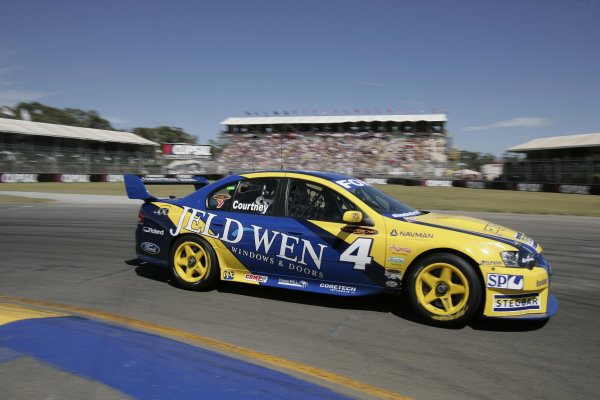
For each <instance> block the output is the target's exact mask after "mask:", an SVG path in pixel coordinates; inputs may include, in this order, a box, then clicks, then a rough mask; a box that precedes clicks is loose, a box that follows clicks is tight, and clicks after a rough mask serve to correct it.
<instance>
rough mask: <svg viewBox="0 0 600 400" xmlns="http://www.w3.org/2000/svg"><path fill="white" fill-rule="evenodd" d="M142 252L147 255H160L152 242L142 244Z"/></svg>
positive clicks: (158, 249) (156, 246) (158, 248)
mask: <svg viewBox="0 0 600 400" xmlns="http://www.w3.org/2000/svg"><path fill="white" fill-rule="evenodd" d="M140 248H141V249H142V251H144V252H146V253H148V254H158V253H160V247H158V245H156V244H154V243H152V242H144V243H142V244H141V245H140Z"/></svg>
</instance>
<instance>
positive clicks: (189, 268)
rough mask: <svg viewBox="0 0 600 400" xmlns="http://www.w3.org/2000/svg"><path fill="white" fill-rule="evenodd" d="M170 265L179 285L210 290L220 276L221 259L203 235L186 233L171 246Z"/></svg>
mask: <svg viewBox="0 0 600 400" xmlns="http://www.w3.org/2000/svg"><path fill="white" fill-rule="evenodd" d="M169 267H170V268H171V272H172V274H173V277H174V278H175V281H176V282H177V285H178V286H180V287H182V288H184V289H188V290H208V289H211V288H212V287H214V286H215V284H216V282H217V280H218V278H219V273H220V272H219V261H218V259H217V255H216V254H215V251H214V250H213V248H212V247H211V246H210V245H209V244H208V242H207V241H206V240H204V239H202V238H201V237H198V236H193V235H185V236H181V237H179V238H177V239H176V240H175V242H174V243H173V246H172V247H171V254H170V255H169Z"/></svg>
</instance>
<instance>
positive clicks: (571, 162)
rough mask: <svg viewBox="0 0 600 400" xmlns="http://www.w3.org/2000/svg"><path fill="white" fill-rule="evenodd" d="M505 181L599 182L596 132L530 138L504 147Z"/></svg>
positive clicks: (599, 143) (599, 140)
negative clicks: (507, 156) (507, 157)
mask: <svg viewBox="0 0 600 400" xmlns="http://www.w3.org/2000/svg"><path fill="white" fill-rule="evenodd" d="M507 151H508V152H510V153H514V154H515V155H516V156H515V157H512V159H511V158H509V159H508V160H507V161H506V162H505V164H504V177H503V179H504V180H506V181H515V182H516V181H518V182H530V183H557V184H573V185H585V184H598V183H600V133H588V134H583V135H568V136H554V137H547V138H539V139H534V140H531V141H529V142H527V143H523V144H520V145H518V146H515V147H511V148H510V149H508V150H507Z"/></svg>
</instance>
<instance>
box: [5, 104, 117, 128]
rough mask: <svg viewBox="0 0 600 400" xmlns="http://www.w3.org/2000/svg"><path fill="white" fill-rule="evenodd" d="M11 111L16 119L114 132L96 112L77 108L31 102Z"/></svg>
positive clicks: (106, 121) (107, 122) (108, 123)
mask: <svg viewBox="0 0 600 400" xmlns="http://www.w3.org/2000/svg"><path fill="white" fill-rule="evenodd" d="M12 111H13V113H14V115H15V117H16V118H19V119H30V120H31V121H34V122H45V123H48V124H58V125H69V126H81V127H83V128H95V129H106V130H115V128H113V126H112V125H111V124H110V122H109V121H108V120H107V119H104V118H102V117H100V115H98V112H97V111H93V110H87V111H85V110H80V109H78V108H65V109H64V110H62V109H60V108H55V107H50V106H46V105H44V104H40V103H37V102H32V103H19V104H17V106H16V107H15V108H14V109H13V110H12Z"/></svg>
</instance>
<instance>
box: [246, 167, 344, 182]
mask: <svg viewBox="0 0 600 400" xmlns="http://www.w3.org/2000/svg"><path fill="white" fill-rule="evenodd" d="M256 173H278V174H281V173H293V174H301V175H309V176H314V177H317V178H322V179H326V180H328V181H338V180H341V179H348V178H351V177H350V176H348V175H342V174H339V173H336V172H325V171H301V170H291V169H275V170H261V171H247V172H244V173H241V174H240V175H250V174H256Z"/></svg>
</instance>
